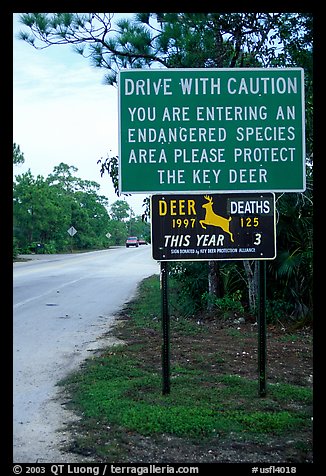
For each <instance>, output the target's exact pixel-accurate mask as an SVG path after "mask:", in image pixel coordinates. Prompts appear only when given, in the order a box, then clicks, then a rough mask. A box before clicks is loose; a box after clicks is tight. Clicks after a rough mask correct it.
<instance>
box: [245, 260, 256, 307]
mask: <svg viewBox="0 0 326 476" xmlns="http://www.w3.org/2000/svg"><path fill="white" fill-rule="evenodd" d="M243 266H244V269H245V273H246V277H247V283H248V298H249V309H250V312H251V313H252V314H253V315H256V314H257V308H258V279H259V265H258V261H257V260H256V261H252V262H250V261H248V260H243Z"/></svg>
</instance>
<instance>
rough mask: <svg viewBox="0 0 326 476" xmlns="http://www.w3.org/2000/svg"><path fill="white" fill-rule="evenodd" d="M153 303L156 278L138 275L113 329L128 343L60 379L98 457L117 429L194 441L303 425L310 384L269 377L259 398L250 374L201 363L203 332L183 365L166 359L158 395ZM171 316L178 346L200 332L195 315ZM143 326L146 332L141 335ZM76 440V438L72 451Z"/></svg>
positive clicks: (156, 302)
mask: <svg viewBox="0 0 326 476" xmlns="http://www.w3.org/2000/svg"><path fill="white" fill-rule="evenodd" d="M160 305H161V303H160V290H159V281H158V278H157V277H152V278H150V279H146V280H145V281H144V282H143V283H142V285H141V286H140V289H139V294H138V298H137V299H136V300H135V301H134V302H133V303H131V304H130V305H129V306H128V316H129V319H128V320H127V321H125V323H124V326H123V328H122V330H121V332H122V334H123V339H124V340H126V337H127V336H129V343H128V345H122V346H116V347H112V348H110V349H108V350H107V351H106V352H103V353H102V354H101V355H100V356H96V357H93V358H90V359H89V360H87V361H86V362H85V364H84V365H83V368H82V369H81V370H80V371H78V372H76V373H74V374H73V375H71V376H69V377H68V378H67V379H65V380H63V381H62V382H61V385H64V386H65V388H66V389H67V390H68V392H69V394H70V398H71V403H70V406H71V407H72V408H73V409H74V410H75V411H77V412H78V413H79V414H80V415H81V416H82V425H83V431H84V432H86V433H87V444H86V440H85V445H86V446H87V447H89V446H90V445H92V444H93V449H94V451H96V449H95V448H96V447H97V448H98V450H97V451H98V453H97V454H98V455H100V456H101V457H102V456H103V454H106V452H108V451H111V454H116V453H115V452H116V450H117V444H116V442H117V441H118V442H119V441H121V438H126V436H124V437H122V436H121V435H122V434H123V435H126V434H128V432H133V433H137V434H139V435H143V436H145V437H146V436H155V435H164V434H169V435H173V436H175V437H180V438H184V439H187V440H189V439H190V440H198V441H201V440H202V439H210V438H216V437H217V436H218V437H219V438H227V437H229V436H230V434H231V433H232V435H239V436H240V437H241V438H243V437H244V436H245V437H246V438H252V439H253V441H254V440H255V439H256V438H257V437H266V436H275V435H287V434H288V433H289V432H296V431H300V430H308V429H311V415H310V413H309V410H308V406H309V405H311V404H312V391H311V389H309V388H305V387H299V386H295V385H289V384H287V383H279V384H273V385H272V384H269V385H268V397H267V398H265V399H262V398H259V396H258V392H257V380H251V379H248V378H244V377H240V376H238V375H230V374H221V373H220V372H217V371H216V370H214V371H213V370H210V368H209V367H207V369H206V367H204V368H203V365H202V364H203V361H205V338H204V337H205V336H204V335H203V338H201V339H197V340H196V343H195V347H196V358H195V359H193V362H192V365H191V366H190V365H188V364H187V361H185V360H180V361H178V362H173V364H172V366H171V393H170V394H169V395H162V376H161V368H160V366H161V362H160V360H159V359H157V355H159V352H160V345H161V335H160V332H161V324H160ZM179 321H180V320H175V321H174V323H173V326H174V331H173V333H174V338H175V339H176V340H177V341H178V342H180V344H179V347H180V348H181V350H182V349H183V344H182V342H183V341H182V339H185V338H187V339H188V340H189V337H191V336H192V335H193V333H194V332H195V330H196V335H198V334H200V333H204V334H205V332H207V331H205V330H202V329H201V327H200V326H198V325H197V324H196V322H190V321H188V322H186V323H185V322H183V323H181V322H179ZM148 329H151V330H152V331H153V332H154V334H151V333H149V334H148V333H147V332H146V330H148ZM237 337H238V336H237ZM127 340H128V339H127ZM157 351H158V354H157ZM200 351H201V354H200ZM155 352H156V354H155ZM153 355H154V356H156V357H153ZM200 356H202V357H200ZM159 357H160V356H159ZM224 360H225V358H224V357H222V355H221V354H220V352H218V351H216V352H215V353H212V356H211V361H212V362H215V363H220V364H221V365H223V364H224ZM214 369H215V367H214ZM94 422H96V425H95V426H97V427H98V428H99V427H101V428H110V432H111V433H110V441H109V442H107V443H106V444H104V443H103V442H101V443H99V440H101V438H104V439H105V437H104V436H103V435H102V437H101V438H100V439H99V435H98V433H96V429H94ZM113 430H114V434H113V436H112V432H113ZM92 433H93V434H94V439H93V440H91V435H92ZM106 437H108V436H107V435H106ZM112 438H113V440H112ZM90 440H91V441H93V443H91V442H90ZM101 441H102V440H101ZM112 441H114V442H115V443H112ZM76 444H77V443H76ZM112 445H113V446H112ZM82 446H83V439H82V438H81V439H79V441H78V447H79V451H80V452H82V451H81V447H82ZM110 448H111V449H110ZM117 454H118V453H117ZM119 457H121V454H120V453H119Z"/></svg>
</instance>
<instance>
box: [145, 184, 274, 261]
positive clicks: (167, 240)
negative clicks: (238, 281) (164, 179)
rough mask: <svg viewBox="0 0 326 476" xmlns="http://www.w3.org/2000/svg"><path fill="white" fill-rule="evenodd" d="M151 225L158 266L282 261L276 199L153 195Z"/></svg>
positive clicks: (239, 195)
mask: <svg viewBox="0 0 326 476" xmlns="http://www.w3.org/2000/svg"><path fill="white" fill-rule="evenodd" d="M151 222H152V251H153V258H154V259H156V260H158V261H185V260H190V261H196V260H198V261H211V260H244V259H250V260H260V259H264V260H266V259H274V258H275V257H276V233H275V196H274V194H273V193H268V192H264V193H259V194H253V193H251V194H249V193H233V194H209V195H208V194H205V195H201V194H193V195H185V194H179V195H171V194H166V195H153V196H152V198H151Z"/></svg>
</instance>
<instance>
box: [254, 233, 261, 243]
mask: <svg viewBox="0 0 326 476" xmlns="http://www.w3.org/2000/svg"><path fill="white" fill-rule="evenodd" d="M255 235H256V239H255V241H254V245H260V243H261V233H255Z"/></svg>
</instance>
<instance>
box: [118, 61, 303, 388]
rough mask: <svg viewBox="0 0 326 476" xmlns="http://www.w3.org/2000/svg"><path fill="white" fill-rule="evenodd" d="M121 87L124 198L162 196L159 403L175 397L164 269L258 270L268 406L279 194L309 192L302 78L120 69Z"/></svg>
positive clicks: (277, 73) (279, 71)
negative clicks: (248, 264)
mask: <svg viewBox="0 0 326 476" xmlns="http://www.w3.org/2000/svg"><path fill="white" fill-rule="evenodd" d="M118 82H119V159H120V160H119V192H120V193H148V194H162V195H161V196H157V195H154V196H153V197H152V203H151V205H152V246H153V247H152V249H153V258H154V259H156V260H158V261H160V262H161V289H162V321H163V350H162V360H163V364H162V365H163V393H164V394H166V393H169V391H170V383H169V372H170V367H169V315H168V306H167V264H168V263H167V261H182V260H191V261H193V260H206V261H211V260H262V264H260V266H259V289H260V291H259V315H258V328H259V329H258V332H259V336H258V346H259V349H258V351H259V363H258V366H259V395H260V396H265V395H266V315H265V304H266V260H269V259H275V257H276V238H275V197H274V193H273V192H304V191H305V189H306V176H305V158H306V152H305V127H304V126H305V105H304V75H303V69H302V68H191V69H187V68H185V69H177V68H176V69H174V68H167V69H122V70H120V72H119V79H118ZM271 192H272V193H271ZM173 193H179V194H184V195H177V196H173V195H170V194H173ZM232 193H233V195H232ZM189 194H191V195H189ZM194 194H198V195H194ZM200 194H202V195H200ZM250 194H251V195H250ZM252 194H255V195H252ZM223 195H224V196H223Z"/></svg>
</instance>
